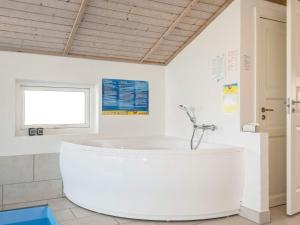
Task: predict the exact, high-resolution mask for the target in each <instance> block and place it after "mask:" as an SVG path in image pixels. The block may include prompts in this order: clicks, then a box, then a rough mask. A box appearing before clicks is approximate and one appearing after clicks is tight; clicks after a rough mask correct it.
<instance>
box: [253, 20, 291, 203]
mask: <svg viewBox="0 0 300 225" xmlns="http://www.w3.org/2000/svg"><path fill="white" fill-rule="evenodd" d="M257 23H258V24H257V29H258V32H257V87H258V89H257V93H258V95H257V117H258V120H257V121H258V123H259V124H260V131H261V132H267V133H268V134H269V174H270V180H269V185H270V187H269V194H270V206H271V207H272V206H276V205H281V204H284V203H285V202H286V106H285V101H286V24H285V23H284V22H280V21H276V20H273V19H266V18H260V19H259V20H258V22H257ZM263 108H265V109H266V111H265V112H263V111H262V109H263ZM268 110H269V111H268Z"/></svg>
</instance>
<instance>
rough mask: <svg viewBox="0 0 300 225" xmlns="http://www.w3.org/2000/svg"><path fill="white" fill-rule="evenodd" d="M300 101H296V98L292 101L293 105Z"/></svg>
mask: <svg viewBox="0 0 300 225" xmlns="http://www.w3.org/2000/svg"><path fill="white" fill-rule="evenodd" d="M299 103H300V101H295V100H293V101H292V105H295V104H299Z"/></svg>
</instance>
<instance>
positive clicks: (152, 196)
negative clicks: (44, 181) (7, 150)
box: [60, 137, 244, 221]
mask: <svg viewBox="0 0 300 225" xmlns="http://www.w3.org/2000/svg"><path fill="white" fill-rule="evenodd" d="M243 164H244V163H243V151H242V149H241V148H239V147H232V146H224V145H216V144H206V143H203V144H202V145H201V146H200V148H199V150H197V151H191V150H190V148H189V141H188V140H182V139H177V138H171V137H168V138H166V137H165V138H151V137H148V138H139V139H119V140H118V139H113V140H94V141H87V142H83V143H77V144H76V143H75V144H74V143H68V142H64V143H63V144H62V149H61V154H60V166H61V172H62V177H63V182H64V193H65V194H66V196H67V197H68V198H69V199H70V200H71V201H72V202H74V203H76V204H78V205H79V206H82V207H84V208H87V209H89V210H92V211H96V212H100V213H104V214H109V215H114V216H119V217H125V218H134V219H146V220H169V221H172V220H175V221H176V220H196V219H209V218H217V217H224V216H228V215H234V214H238V212H239V209H240V201H241V198H242V189H243V180H244V179H243V177H244V170H243Z"/></svg>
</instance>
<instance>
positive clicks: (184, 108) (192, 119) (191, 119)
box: [179, 105, 197, 124]
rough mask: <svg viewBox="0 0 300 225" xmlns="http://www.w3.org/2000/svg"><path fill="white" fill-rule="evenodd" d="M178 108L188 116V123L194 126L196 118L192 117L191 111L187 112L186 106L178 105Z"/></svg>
mask: <svg viewBox="0 0 300 225" xmlns="http://www.w3.org/2000/svg"><path fill="white" fill-rule="evenodd" d="M179 108H180V109H181V110H183V111H184V112H186V114H187V115H188V117H189V118H190V121H191V122H192V123H193V124H196V122H197V119H196V117H195V116H194V115H193V113H192V112H191V110H189V109H188V108H187V107H186V106H184V105H179Z"/></svg>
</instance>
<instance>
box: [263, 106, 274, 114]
mask: <svg viewBox="0 0 300 225" xmlns="http://www.w3.org/2000/svg"><path fill="white" fill-rule="evenodd" d="M273 111H274V109H267V108H265V107H262V108H261V112H263V113H264V112H273Z"/></svg>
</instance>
